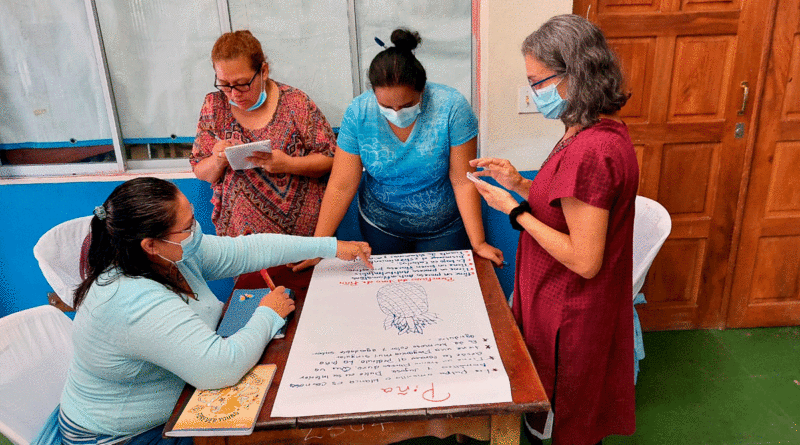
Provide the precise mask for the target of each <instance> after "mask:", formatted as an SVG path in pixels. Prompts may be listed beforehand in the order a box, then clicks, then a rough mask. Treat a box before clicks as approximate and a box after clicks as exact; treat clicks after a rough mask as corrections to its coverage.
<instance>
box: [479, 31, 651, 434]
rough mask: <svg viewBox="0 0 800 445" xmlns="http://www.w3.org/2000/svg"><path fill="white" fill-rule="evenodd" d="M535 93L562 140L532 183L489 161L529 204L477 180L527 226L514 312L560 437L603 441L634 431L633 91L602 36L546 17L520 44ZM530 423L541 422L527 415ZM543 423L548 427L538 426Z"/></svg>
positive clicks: (490, 169)
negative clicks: (629, 112)
mask: <svg viewBox="0 0 800 445" xmlns="http://www.w3.org/2000/svg"><path fill="white" fill-rule="evenodd" d="M522 54H523V56H524V57H525V69H526V71H527V76H528V82H529V83H530V86H531V90H532V91H531V93H532V98H533V100H534V102H535V103H536V106H537V107H538V109H539V111H540V112H541V113H542V115H544V117H546V118H548V119H561V121H562V122H563V123H564V126H565V132H564V136H563V137H562V138H561V140H560V141H559V142H558V143H557V144H556V146H555V147H554V148H553V150H552V151H551V152H550V155H549V156H548V157H547V159H546V160H545V161H544V163H543V164H542V166H541V167H540V169H539V172H538V174H537V175H536V177H535V179H534V180H532V181H531V180H528V179H525V178H523V177H522V176H521V175H520V174H519V173H518V172H517V170H516V169H515V168H514V166H512V165H511V164H510V163H509V162H508V161H507V160H505V159H494V158H481V159H474V160H472V161H471V165H472V166H475V167H480V168H483V170H482V171H479V172H477V173H476V174H475V176H491V177H492V178H494V179H495V180H496V181H497V182H498V183H499V184H500V185H502V186H503V187H505V188H506V189H508V190H510V191H513V192H516V193H517V194H519V195H520V196H524V197H527V200H526V201H522V202H521V203H519V202H517V200H516V199H515V198H514V197H513V196H512V195H511V194H510V193H509V192H508V191H506V190H503V189H502V188H500V187H495V186H493V185H490V184H488V183H486V182H483V181H477V182H476V184H475V186H476V187H477V189H478V191H479V192H480V193H481V195H482V196H483V197H484V199H485V200H486V202H487V203H488V204H489V205H490V206H492V207H493V208H495V209H497V210H499V211H501V212H504V213H507V214H508V215H509V218H510V221H511V225H512V227H514V228H515V229H517V230H520V231H521V235H520V239H519V244H518V247H517V264H516V279H515V285H514V296H515V301H514V304H513V308H512V311H513V313H514V317H515V319H516V321H517V324H518V325H519V327H520V330H521V331H522V333H523V336H524V337H525V342H526V344H527V346H528V350H529V351H530V353H531V357H532V358H533V362H534V364H535V365H536V369H537V371H538V372H539V376H540V377H541V380H542V384H543V385H544V388H545V391H546V392H547V396H548V397H549V398H550V402H551V407H552V410H553V414H554V422H553V430H552V437H553V444H571V445H584V444H587V445H588V444H595V443H601V442H602V439H603V438H604V437H605V436H608V435H610V434H633V432H634V429H635V421H634V411H635V399H634V376H633V366H634V365H633V304H632V301H631V296H632V292H633V290H632V283H631V282H632V274H633V272H632V269H633V264H632V263H633V219H634V201H635V198H636V189H637V187H638V183H639V167H638V163H637V160H636V153H635V152H634V148H633V144H632V142H631V139H630V136H629V135H628V130H627V127H626V125H625V124H624V123H623V122H622V121H621V120H619V119H618V118H615V117H613V115H614V114H616V113H617V112H618V111H619V110H620V109H621V108H622V106H623V105H625V103H626V101H627V99H628V94H627V93H626V92H625V91H624V89H623V88H624V81H623V76H622V72H621V69H620V66H619V62H618V61H617V58H616V57H615V55H614V53H613V52H612V51H611V50H610V49H609V47H608V44H607V43H606V40H605V37H604V36H603V34H602V32H601V31H600V30H599V29H598V28H597V27H596V26H595V25H593V24H591V23H590V22H589V21H587V20H585V19H583V18H581V17H580V16H576V15H561V16H557V17H553V18H551V19H550V20H548V21H547V22H546V23H545V24H544V25H542V26H541V28H539V29H538V30H536V31H535V32H534V33H532V34H531V35H530V36H528V38H526V39H525V42H524V43H523V45H522ZM525 420H526V421H525V423H526V428H524V431H525V433H526V436H528V439H529V441H530V442H531V443H541V442H540V441H539V440H538V439H535V438H534V437H533V436H532V434H531V431H530V430H531V425H538V424H541V423H543V422H542V418H541V417H540V416H533V415H527V416H526V419H525ZM536 429H541V428H536Z"/></svg>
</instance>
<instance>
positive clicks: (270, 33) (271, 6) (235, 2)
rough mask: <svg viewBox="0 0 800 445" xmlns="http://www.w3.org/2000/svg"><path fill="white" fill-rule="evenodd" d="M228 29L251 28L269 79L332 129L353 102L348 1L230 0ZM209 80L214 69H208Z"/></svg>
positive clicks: (336, 125) (337, 124)
mask: <svg viewBox="0 0 800 445" xmlns="http://www.w3.org/2000/svg"><path fill="white" fill-rule="evenodd" d="M228 4H229V10H230V16H231V28H232V29H233V30H239V29H249V30H250V32H252V33H253V35H254V36H255V37H256V38H257V39H258V40H259V41H260V42H261V47H262V48H263V49H264V53H265V54H266V56H267V60H268V61H269V62H270V77H271V78H272V79H273V80H275V81H278V82H282V83H285V84H288V85H291V86H293V87H296V88H299V89H301V90H303V91H304V92H305V93H306V94H308V95H309V97H311V100H313V101H314V103H316V104H317V106H318V107H319V109H320V110H322V113H323V114H324V115H325V117H326V118H327V119H328V122H329V123H330V124H331V126H333V127H338V126H339V124H340V123H341V120H342V115H343V114H344V110H345V109H346V108H347V105H348V104H349V103H350V100H351V99H352V98H353V79H352V69H351V67H350V59H351V57H350V34H349V30H348V21H347V2H346V1H343V0H229V2H228ZM209 75H211V76H213V75H214V73H213V71H209Z"/></svg>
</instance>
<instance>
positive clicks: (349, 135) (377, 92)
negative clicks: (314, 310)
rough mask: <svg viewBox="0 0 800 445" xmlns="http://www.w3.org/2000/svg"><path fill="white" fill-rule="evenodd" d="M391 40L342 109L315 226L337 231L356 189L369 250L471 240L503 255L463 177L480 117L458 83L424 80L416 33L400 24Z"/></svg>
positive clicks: (448, 245) (449, 245)
mask: <svg viewBox="0 0 800 445" xmlns="http://www.w3.org/2000/svg"><path fill="white" fill-rule="evenodd" d="M391 40H392V43H393V44H394V46H393V47H390V48H387V49H385V50H384V51H381V52H380V53H378V55H376V56H375V58H374V59H373V60H372V63H371V64H370V67H369V81H370V83H371V85H372V91H368V92H366V93H364V94H362V95H360V96H358V97H356V98H355V99H354V100H353V102H352V103H351V104H350V106H349V107H348V108H347V111H346V112H345V115H344V117H343V118H342V125H341V128H340V131H339V136H338V140H337V143H338V145H339V148H340V149H339V150H336V155H335V156H334V161H333V170H332V172H331V177H330V180H329V181H328V188H327V190H326V191H325V196H324V197H323V199H322V207H321V209H320V216H319V220H318V222H317V227H316V231H315V233H314V234H315V236H331V235H333V234H334V233H335V231H336V229H337V228H338V226H339V224H340V223H341V221H342V219H343V218H344V215H345V213H347V209H348V207H349V205H350V203H351V202H352V200H353V197H354V196H355V194H356V191H357V190H360V193H359V199H358V210H359V222H360V227H361V232H362V234H363V235H364V238H365V239H366V240H367V242H368V243H369V244H370V246H371V247H372V249H373V253H376V254H385V253H403V252H428V251H437V250H455V249H468V248H470V247H472V249H474V250H475V252H477V253H478V255H481V256H483V257H485V258H488V259H490V260H492V261H493V262H494V263H495V264H498V265H499V264H500V263H501V262H502V260H503V254H502V252H501V251H500V250H499V249H496V248H495V247H492V246H491V245H489V244H488V243H486V237H485V234H484V230H483V221H482V219H481V203H480V195H478V193H477V191H476V190H475V187H473V186H472V185H471V183H470V182H469V180H468V179H467V177H466V173H467V172H469V171H474V169H473V168H472V167H470V165H469V161H470V160H471V159H473V158H475V156H476V152H477V143H476V136H477V134H478V122H477V119H476V118H475V115H474V113H473V112H472V109H471V108H470V105H469V103H468V102H467V100H466V99H465V98H464V96H462V95H461V94H460V93H459V92H458V91H457V90H455V89H454V88H451V87H448V86H444V85H439V84H435V83H431V82H427V81H426V79H427V78H426V74H425V68H423V67H422V64H421V63H420V62H419V60H417V58H416V57H415V56H414V54H413V52H412V51H413V50H414V49H415V48H416V47H417V45H418V44H419V43H420V42H421V39H420V37H419V34H418V33H416V32H413V33H412V32H410V31H408V30H405V29H396V30H395V31H394V32H393V33H392V36H391ZM362 168H363V171H364V175H363V180H362V181H361V186H360V189H359V178H361V177H362ZM307 264H308V263H304V264H300V265H298V266H297V267H296V269H300V268H303V267H305V266H306V265H307Z"/></svg>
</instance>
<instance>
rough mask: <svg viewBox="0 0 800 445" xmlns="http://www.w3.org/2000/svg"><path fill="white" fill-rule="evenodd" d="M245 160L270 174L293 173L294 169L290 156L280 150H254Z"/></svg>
mask: <svg viewBox="0 0 800 445" xmlns="http://www.w3.org/2000/svg"><path fill="white" fill-rule="evenodd" d="M246 160H247V161H248V162H250V163H252V164H253V165H255V166H257V167H261V168H263V169H264V170H266V171H267V172H268V173H272V174H279V173H293V171H294V169H293V168H292V157H291V156H289V155H287V154H286V153H284V152H282V151H280V150H273V151H270V152H265V151H255V152H253V155H252V156H249V157H248V158H247V159H246Z"/></svg>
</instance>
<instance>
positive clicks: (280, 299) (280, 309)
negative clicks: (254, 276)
mask: <svg viewBox="0 0 800 445" xmlns="http://www.w3.org/2000/svg"><path fill="white" fill-rule="evenodd" d="M258 305H259V306H266V307H268V308H270V309H272V310H273V311H275V312H276V313H277V314H278V315H280V316H281V317H283V318H286V316H287V315H289V314H291V313H292V311H293V310H294V300H292V299H291V298H289V294H287V293H286V288H285V287H283V286H278V287H276V288H275V290H273V291H272V292H270V293H268V294H267V295H264V297H263V298H262V299H261V302H260V303H258Z"/></svg>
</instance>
